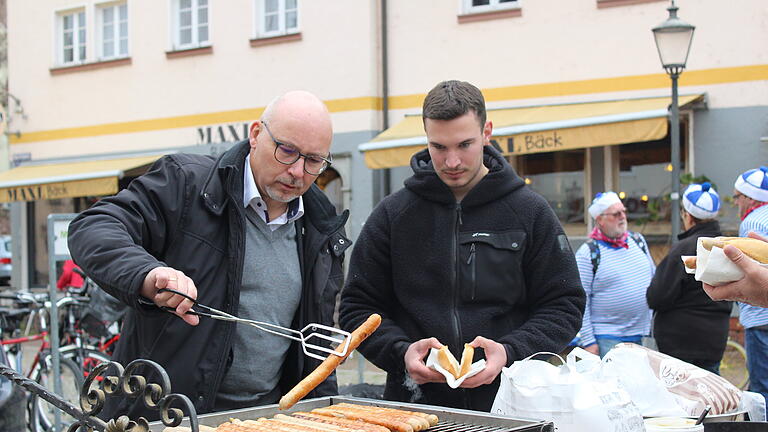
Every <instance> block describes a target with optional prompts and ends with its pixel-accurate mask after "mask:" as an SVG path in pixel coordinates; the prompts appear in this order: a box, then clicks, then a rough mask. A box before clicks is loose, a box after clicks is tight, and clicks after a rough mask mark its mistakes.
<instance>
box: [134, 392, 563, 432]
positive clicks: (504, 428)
mask: <svg viewBox="0 0 768 432" xmlns="http://www.w3.org/2000/svg"><path fill="white" fill-rule="evenodd" d="M343 402H347V403H353V404H359V405H373V406H380V407H387V408H399V409H405V410H408V411H421V412H424V413H427V414H435V415H436V416H437V417H438V418H439V419H440V422H439V423H438V424H437V425H435V426H432V427H431V428H429V429H428V430H427V432H554V430H555V428H554V426H553V424H552V423H551V422H546V421H541V420H533V419H523V418H513V417H505V416H499V415H495V414H488V413H483V412H477V411H468V410H461V409H454V408H445V407H440V406H434V405H417V404H408V403H399V402H388V401H381V400H376V399H365V398H355V397H347V396H326V397H321V398H315V399H307V400H303V401H300V402H298V403H297V404H296V405H294V406H293V407H292V408H291V409H290V410H286V411H280V410H278V408H277V405H265V406H263V407H256V408H243V409H238V410H231V411H221V412H217V413H210V414H203V415H199V416H198V421H199V422H200V424H201V425H205V426H211V427H216V426H218V425H220V424H222V423H225V422H227V421H229V420H230V419H233V418H237V419H240V420H256V419H258V418H260V417H267V418H270V417H272V416H274V415H275V414H290V413H292V412H297V411H311V410H313V409H315V408H321V407H327V406H329V405H333V404H337V403H343ZM182 426H187V427H188V426H189V422H188V421H187V420H186V419H185V420H184V421H183V422H182ZM149 427H150V431H153V432H161V431H162V430H163V428H165V426H164V425H163V424H162V423H160V422H155V423H150V425H149Z"/></svg>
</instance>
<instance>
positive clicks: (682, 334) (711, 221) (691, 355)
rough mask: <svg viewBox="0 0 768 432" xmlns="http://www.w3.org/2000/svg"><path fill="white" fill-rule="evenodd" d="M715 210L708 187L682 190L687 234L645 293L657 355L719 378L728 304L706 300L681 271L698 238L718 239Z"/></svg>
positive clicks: (698, 284) (716, 200) (690, 277)
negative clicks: (650, 314)
mask: <svg viewBox="0 0 768 432" xmlns="http://www.w3.org/2000/svg"><path fill="white" fill-rule="evenodd" d="M719 208H720V199H719V197H718V195H717V192H716V191H715V189H714V188H713V187H712V186H711V185H710V184H709V183H702V184H692V185H690V186H689V187H688V188H687V189H686V191H685V193H684V194H683V210H681V216H682V219H683V226H684V228H685V229H686V231H685V232H683V233H681V234H680V235H678V238H679V239H680V242H678V243H677V244H675V245H673V246H672V248H671V249H670V251H669V254H668V255H667V256H666V258H664V259H663V260H662V261H661V263H659V266H658V267H657V268H656V275H655V276H654V277H653V280H652V281H651V285H650V286H649V287H648V292H647V293H646V298H647V299H648V306H649V307H650V308H651V309H653V310H654V319H653V336H654V337H655V338H656V343H657V344H658V347H659V351H661V352H663V353H665V354H669V355H671V356H673V357H676V358H678V359H680V360H683V361H685V362H687V363H691V364H694V365H696V366H698V367H700V368H703V369H706V370H709V371H712V372H714V373H719V368H720V360H721V359H722V358H723V352H724V351H725V344H726V342H727V341H728V327H729V323H730V315H731V308H732V304H731V302H715V301H713V300H712V299H710V298H709V296H707V293H706V292H704V290H703V289H702V286H701V282H697V281H696V280H695V279H694V278H693V275H692V274H688V273H686V272H685V268H684V265H683V262H682V260H681V258H680V257H681V256H683V255H696V241H697V240H698V238H699V237H717V236H720V235H722V233H721V232H720V224H719V223H718V222H717V221H716V220H715V217H716V216H717V212H718V210H719Z"/></svg>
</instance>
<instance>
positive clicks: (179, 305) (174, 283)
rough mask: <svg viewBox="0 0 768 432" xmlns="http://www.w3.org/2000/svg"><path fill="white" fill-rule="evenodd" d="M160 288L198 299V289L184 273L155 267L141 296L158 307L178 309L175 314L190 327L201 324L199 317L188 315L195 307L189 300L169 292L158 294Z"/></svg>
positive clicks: (146, 279)
mask: <svg viewBox="0 0 768 432" xmlns="http://www.w3.org/2000/svg"><path fill="white" fill-rule="evenodd" d="M160 288H171V289H174V290H176V291H180V292H183V293H184V294H186V295H188V296H190V297H192V298H194V299H196V298H197V287H196V286H195V283H194V282H193V281H192V279H190V278H189V277H187V275H185V274H184V272H182V271H179V270H176V269H173V268H170V267H155V268H153V269H152V270H151V271H150V272H149V273H147V277H145V278H144V285H142V287H141V292H140V293H139V294H141V295H142V296H143V297H145V298H147V299H149V300H152V301H153V302H155V304H156V305H158V306H168V307H171V308H174V309H176V312H175V314H176V315H178V316H179V317H181V319H183V320H184V321H186V323H187V324H189V325H197V324H198V323H199V322H200V318H199V317H198V316H197V315H186V312H187V311H188V310H189V309H190V308H191V307H192V306H193V303H192V302H191V301H190V300H189V299H186V298H184V297H182V296H180V295H177V294H173V293H169V292H164V293H160V294H158V293H157V291H158V290H159V289H160Z"/></svg>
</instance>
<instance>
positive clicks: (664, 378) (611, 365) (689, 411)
mask: <svg viewBox="0 0 768 432" xmlns="http://www.w3.org/2000/svg"><path fill="white" fill-rule="evenodd" d="M604 361H605V365H604V366H603V374H604V375H613V376H621V377H622V378H621V384H622V386H623V387H624V389H625V390H627V391H628V392H629V394H630V395H631V397H632V400H633V401H637V400H640V399H642V400H644V401H646V400H649V399H651V398H653V397H662V396H663V392H661V391H659V390H658V384H657V383H658V382H660V383H661V384H662V385H663V386H664V388H666V390H667V391H668V392H669V393H671V394H672V395H673V397H674V400H675V401H676V402H677V405H678V406H679V407H680V408H682V409H683V411H685V415H687V416H698V415H699V414H700V413H701V412H702V411H703V410H704V408H705V407H706V406H707V405H710V406H711V407H712V410H711V411H710V415H716V414H725V413H730V412H734V411H736V410H738V409H739V406H740V402H741V390H739V389H737V388H736V387H735V386H734V385H733V384H731V383H730V382H728V381H727V380H726V379H725V378H723V377H721V376H718V375H715V374H713V373H712V372H709V371H706V370H704V369H701V368H699V367H696V366H694V365H692V364H689V363H686V362H684V361H682V360H679V359H676V358H674V357H671V356H668V355H666V354H662V353H660V352H657V351H651V350H649V349H647V348H644V347H642V346H640V345H636V344H627V343H621V344H618V345H616V347H614V348H613V349H612V350H610V351H609V352H608V354H606V356H605V359H604ZM649 369H650V371H651V372H652V373H653V376H654V377H655V378H656V379H655V380H650V381H647V382H646V381H641V380H640V379H639V375H640V374H645V375H648V373H647V371H648V370H649ZM643 414H644V415H650V414H648V413H646V412H643ZM664 415H667V414H664Z"/></svg>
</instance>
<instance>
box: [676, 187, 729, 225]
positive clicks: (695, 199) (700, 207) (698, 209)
mask: <svg viewBox="0 0 768 432" xmlns="http://www.w3.org/2000/svg"><path fill="white" fill-rule="evenodd" d="M683 208H684V209H685V211H687V212H688V213H690V214H691V215H692V216H693V217H695V218H698V219H714V218H715V217H716V216H717V211H718V210H719V209H720V197H719V196H718V195H717V191H716V190H715V188H713V187H712V185H711V184H709V183H707V182H704V183H702V184H697V183H693V184H692V185H690V186H688V188H687V189H686V190H685V192H684V193H683Z"/></svg>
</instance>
